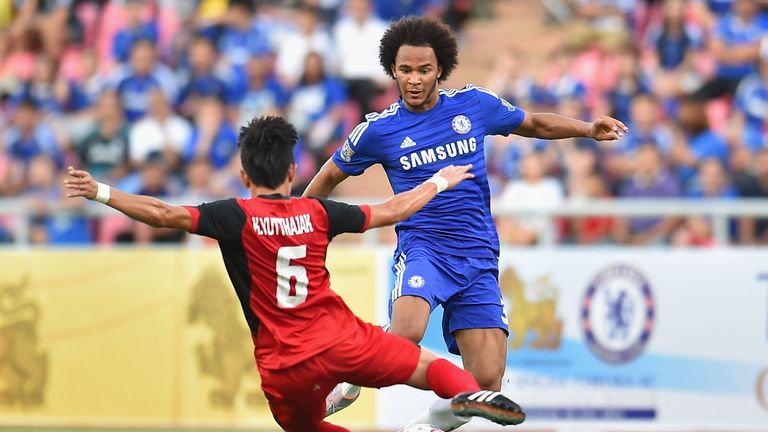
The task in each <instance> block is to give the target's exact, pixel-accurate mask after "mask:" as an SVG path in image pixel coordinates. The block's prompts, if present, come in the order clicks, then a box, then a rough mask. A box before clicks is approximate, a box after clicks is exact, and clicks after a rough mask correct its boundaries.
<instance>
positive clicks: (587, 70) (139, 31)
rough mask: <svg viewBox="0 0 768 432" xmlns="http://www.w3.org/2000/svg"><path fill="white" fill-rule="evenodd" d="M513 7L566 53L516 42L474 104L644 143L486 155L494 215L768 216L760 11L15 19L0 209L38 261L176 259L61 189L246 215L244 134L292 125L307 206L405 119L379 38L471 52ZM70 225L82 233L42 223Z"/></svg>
mask: <svg viewBox="0 0 768 432" xmlns="http://www.w3.org/2000/svg"><path fill="white" fill-rule="evenodd" d="M502 2H517V3H526V2H529V3H531V4H533V3H538V4H539V6H540V5H541V4H545V5H546V9H547V11H548V15H547V16H546V17H545V18H544V21H545V22H543V23H542V25H547V26H552V27H553V28H554V27H556V28H557V29H558V30H559V31H563V32H565V34H566V35H567V36H566V37H565V38H564V39H563V43H562V44H560V45H559V46H558V47H557V48H556V49H554V50H551V52H547V54H546V55H547V61H546V63H545V65H544V67H536V68H532V67H529V61H528V59H529V57H530V56H531V55H533V54H535V53H536V52H537V49H539V48H538V46H537V44H536V43H535V41H531V40H527V39H526V38H525V37H524V36H523V37H520V38H517V39H510V40H509V43H508V45H507V46H508V48H507V49H505V50H503V51H502V52H499V53H498V54H497V58H496V60H495V65H494V67H493V68H492V70H488V68H486V69H485V75H484V76H477V77H474V82H473V83H474V84H477V85H482V86H485V87H488V88H490V89H491V90H493V91H495V92H497V93H498V94H499V95H501V96H502V97H504V98H506V99H508V100H510V101H511V102H512V103H514V104H516V105H519V106H520V107H522V108H523V109H525V110H526V111H532V112H533V111H552V112H557V113H560V114H563V115H567V116H571V117H578V118H582V119H584V120H591V119H593V118H596V117H598V116H600V115H605V114H607V115H612V116H614V117H617V118H619V119H620V120H622V121H623V122H625V123H626V124H627V126H629V128H630V130H631V131H630V133H629V134H628V135H627V136H626V137H625V138H624V139H622V140H621V141H619V142H609V143H597V142H595V141H592V140H587V139H572V140H558V141H543V140H542V141H539V140H531V139H524V138H519V137H514V136H513V137H489V138H488V139H487V141H486V153H487V161H488V169H489V173H490V174H491V175H490V178H491V189H492V193H493V196H494V200H495V201H496V203H497V204H498V205H499V206H500V207H502V208H508V209H511V210H525V209H534V210H535V209H552V208H557V207H558V206H559V205H561V204H562V203H564V202H566V201H568V200H572V201H578V200H581V201H584V200H590V199H606V198H616V199H633V198H679V199H690V200H700V199H721V200H734V199H739V198H758V197H768V128H766V126H767V125H768V123H767V121H766V115H767V114H768V2H766V1H761V0H496V1H493V0H304V1H300V0H296V1H267V0H261V1H258V0H257V1H249V0H197V1H185V0H4V1H0V96H1V97H2V99H1V101H2V103H1V105H0V129H1V130H2V134H0V148H1V149H2V151H0V198H4V197H22V198H25V199H26V200H25V201H24V202H25V205H28V206H29V209H30V213H31V216H30V218H31V229H30V230H29V231H28V233H27V235H28V236H29V239H28V240H29V241H30V242H32V243H35V244H73V243H94V242H99V243H116V242H118V243H121V242H139V243H144V242H178V241H183V240H184V235H182V234H179V233H174V232H168V231H162V230H157V229H152V228H149V227H146V226H143V225H138V224H133V223H131V222H129V221H127V220H126V218H123V217H119V216H118V217H106V218H89V217H86V216H84V215H83V214H82V209H83V208H84V206H85V205H87V203H86V202H85V201H84V200H65V199H63V197H62V188H61V179H62V176H63V169H64V167H66V166H68V165H73V166H78V167H82V168H84V169H87V170H89V171H91V172H92V174H93V175H94V176H95V177H96V178H97V179H98V180H101V181H104V182H108V183H110V184H112V185H115V186H116V187H118V188H121V189H123V190H126V191H129V192H134V193H141V194H148V195H154V196H159V197H171V198H173V197H184V198H185V199H187V200H194V199H196V198H203V197H205V198H211V197H229V196H247V191H246V190H244V189H243V187H242V186H241V185H240V182H239V176H238V172H239V159H238V155H237V146H236V136H237V133H238V128H239V126H240V125H242V124H243V123H244V122H245V121H247V120H248V119H250V118H252V117H254V116H259V115H266V114H272V115H281V116H284V117H286V118H287V119H288V120H290V121H291V122H292V123H293V124H294V125H295V126H296V127H297V130H298V131H299V133H300V136H301V140H300V143H299V145H298V146H297V148H296V160H297V162H298V163H299V175H298V181H297V183H296V187H295V190H294V192H295V193H297V194H300V193H301V192H302V191H303V189H304V187H305V186H306V184H307V182H308V181H309V180H310V179H311V178H312V176H313V175H314V173H315V172H317V170H318V169H319V167H320V165H321V164H322V163H323V162H324V161H325V160H326V159H327V158H328V157H329V156H330V154H332V152H333V151H334V150H335V149H336V148H337V147H338V146H339V145H340V144H341V143H342V142H343V139H344V138H345V136H346V134H347V133H348V132H349V131H350V130H351V129H352V128H353V127H354V126H355V125H356V124H357V123H358V122H359V121H361V119H362V117H363V115H364V114H365V113H367V112H370V111H377V110H381V109H383V108H384V107H386V106H388V105H389V104H390V103H392V102H393V101H394V100H396V98H397V97H398V93H397V89H396V87H394V84H393V83H392V81H391V80H389V79H388V77H387V76H386V75H385V74H384V72H383V71H382V70H381V67H380V66H379V63H378V45H379V40H380V38H381V36H382V34H383V33H384V31H385V30H386V28H387V25H388V22H390V21H392V20H397V19H398V18H400V17H402V16H407V15H431V16H435V17H438V18H440V19H442V20H444V21H445V22H446V23H448V24H449V25H450V26H451V27H452V28H454V29H455V30H456V31H457V32H458V33H459V35H462V32H463V28H464V26H465V24H466V23H467V22H470V21H472V20H478V19H485V20H488V19H493V14H494V7H495V6H497V5H498V4H499V3H502ZM537 19H538V18H537ZM460 40H461V41H462V50H471V49H472V47H471V46H467V44H466V41H465V40H464V38H463V37H461V36H460ZM459 68H460V69H461V68H462V64H460V65H459ZM463 84H464V83H458V84H457V85H463ZM358 195H362V196H364V195H365V193H362V194H358ZM0 202H2V201H0ZM61 206H64V207H66V208H67V209H68V210H69V211H67V212H59V211H52V210H51V209H52V208H60V207H61ZM497 224H498V228H499V234H500V237H501V239H502V241H503V242H504V243H509V244H513V245H533V244H537V243H538V242H539V241H540V237H541V235H542V230H543V229H545V227H544V224H545V220H543V219H541V218H539V217H517V218H510V217H500V218H498V220H497ZM711 225H712V224H711V221H710V220H708V219H707V218H706V217H685V218H682V217H681V218H677V217H674V218H673V217H670V218H633V219H622V218H616V217H586V218H570V219H563V220H560V221H558V223H557V238H558V241H559V242H561V243H568V244H633V245H674V246H680V247H692V246H693V247H706V246H711V245H712V244H713V238H712V226H711ZM17 226H18V218H17V217H12V216H8V215H6V216H4V217H3V216H0V242H3V241H6V242H11V241H13V240H14V237H15V236H18V235H19V231H18V229H17ZM729 236H730V241H731V242H732V243H734V244H744V245H750V244H765V243H768V220H763V219H759V218H758V219H755V218H741V219H734V220H732V221H730V222H729Z"/></svg>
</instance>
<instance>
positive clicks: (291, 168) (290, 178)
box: [288, 163, 298, 184]
mask: <svg viewBox="0 0 768 432" xmlns="http://www.w3.org/2000/svg"><path fill="white" fill-rule="evenodd" d="M297 169H298V165H296V164H295V163H292V164H291V166H289V167H288V183H291V184H292V183H293V181H294V180H295V179H296V171H297Z"/></svg>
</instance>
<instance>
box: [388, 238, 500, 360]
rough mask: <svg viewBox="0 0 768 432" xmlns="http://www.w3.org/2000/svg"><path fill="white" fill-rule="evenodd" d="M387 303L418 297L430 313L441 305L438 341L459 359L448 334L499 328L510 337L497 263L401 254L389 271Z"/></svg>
mask: <svg viewBox="0 0 768 432" xmlns="http://www.w3.org/2000/svg"><path fill="white" fill-rule="evenodd" d="M392 272H393V273H394V274H395V286H394V288H393V289H392V293H391V295H390V297H389V317H390V319H391V318H392V303H394V301H395V300H397V299H398V298H400V297H402V296H416V297H421V298H423V299H424V300H426V301H427V302H428V303H429V306H430V311H433V310H435V308H436V307H437V306H438V305H442V306H443V339H444V340H445V345H446V346H447V347H448V351H450V352H451V353H453V354H460V352H459V347H458V345H457V344H456V339H455V338H454V336H453V334H454V333H455V332H456V331H458V330H466V329H480V328H500V329H502V330H504V332H505V333H506V334H507V335H509V326H508V322H507V313H506V308H505V306H504V300H503V298H502V296H501V290H500V289H499V262H498V259H496V258H474V257H460V256H454V255H447V254H439V253H436V252H433V251H430V250H426V249H411V250H408V251H402V252H400V253H399V254H397V255H396V256H395V263H394V264H393V266H392Z"/></svg>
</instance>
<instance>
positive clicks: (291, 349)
mask: <svg viewBox="0 0 768 432" xmlns="http://www.w3.org/2000/svg"><path fill="white" fill-rule="evenodd" d="M187 209H188V210H189V212H190V214H191V215H192V219H193V225H192V230H191V232H193V233H196V234H200V235H204V236H207V237H211V238H214V239H216V240H218V241H219V247H220V249H221V254H222V257H223V258H224V264H225V266H226V268H227V273H228V274H229V278H230V279H231V281H232V285H233V286H234V288H235V291H236V292H237V296H238V298H239V299H240V303H241V305H242V307H243V312H244V313H245V318H246V320H247V321H248V325H249V327H250V329H251V333H252V335H253V340H254V344H255V345H256V350H255V353H256V361H257V362H258V363H259V366H260V367H262V368H266V369H281V368H285V367H289V366H292V365H294V364H297V363H299V362H301V361H303V360H306V359H307V358H309V357H312V356H313V355H315V354H317V353H319V352H322V351H325V350H327V349H329V348H331V347H332V346H333V345H334V344H335V343H336V341H337V340H338V338H339V332H340V331H341V329H342V328H343V327H344V326H345V323H346V324H348V323H349V322H350V321H356V320H357V318H356V317H355V315H354V314H353V313H352V311H351V310H350V309H349V308H348V307H347V305H346V304H345V303H344V301H343V300H342V299H341V297H339V295H338V294H336V293H335V292H333V291H332V290H331V289H330V279H329V274H328V270H327V269H326V267H325V256H326V251H327V249H328V243H329V242H330V240H331V239H332V238H333V237H334V236H336V235H338V234H341V233H344V232H363V231H365V230H366V229H367V228H368V224H369V222H370V209H369V208H368V207H367V206H352V205H348V204H344V203H339V202H335V201H331V200H326V199H320V198H288V197H285V196H282V195H269V196H258V197H256V198H252V199H228V200H222V201H216V202H212V203H207V204H202V205H200V206H197V207H187Z"/></svg>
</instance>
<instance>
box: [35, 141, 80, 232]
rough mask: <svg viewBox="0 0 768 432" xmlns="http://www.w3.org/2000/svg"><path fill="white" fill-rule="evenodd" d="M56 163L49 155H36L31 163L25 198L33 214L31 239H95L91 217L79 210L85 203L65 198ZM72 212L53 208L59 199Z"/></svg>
mask: <svg viewBox="0 0 768 432" xmlns="http://www.w3.org/2000/svg"><path fill="white" fill-rule="evenodd" d="M58 180H59V179H58V175H57V170H56V164H55V162H54V161H53V160H52V159H51V158H50V157H49V156H47V155H38V156H35V157H34V158H33V159H32V160H31V161H30V165H29V174H28V185H27V188H26V190H25V191H24V197H25V198H27V199H28V200H29V208H30V209H31V213H32V220H31V228H30V237H31V238H30V241H31V242H32V243H36V244H53V245H56V244H58V245H63V244H85V243H90V242H91V240H92V236H91V229H90V225H89V224H88V220H87V219H86V218H85V217H84V216H83V215H82V214H80V212H77V211H76V210H77V209H78V208H79V207H82V206H83V203H77V202H74V200H66V199H64V196H63V193H62V187H61V183H60V182H59V181H58ZM59 201H61V203H62V204H63V205H64V206H65V207H67V209H68V210H69V211H67V212H62V211H51V209H50V205H51V204H52V203H55V202H59Z"/></svg>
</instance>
